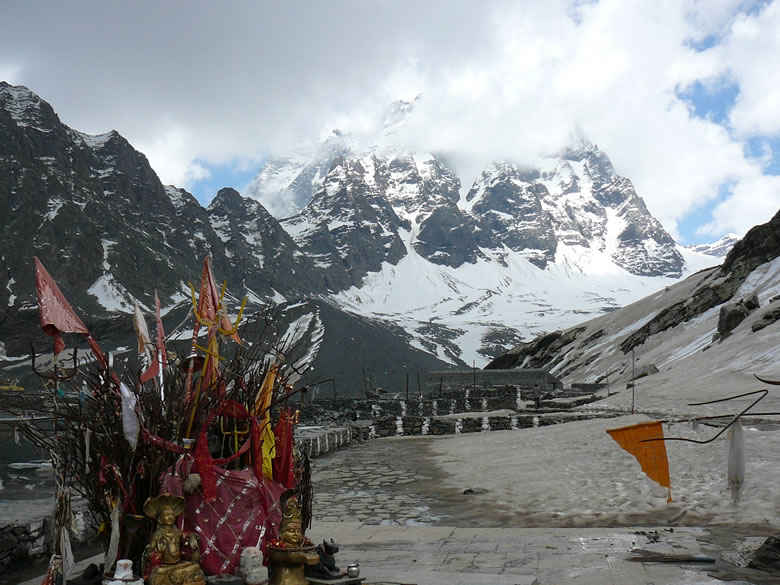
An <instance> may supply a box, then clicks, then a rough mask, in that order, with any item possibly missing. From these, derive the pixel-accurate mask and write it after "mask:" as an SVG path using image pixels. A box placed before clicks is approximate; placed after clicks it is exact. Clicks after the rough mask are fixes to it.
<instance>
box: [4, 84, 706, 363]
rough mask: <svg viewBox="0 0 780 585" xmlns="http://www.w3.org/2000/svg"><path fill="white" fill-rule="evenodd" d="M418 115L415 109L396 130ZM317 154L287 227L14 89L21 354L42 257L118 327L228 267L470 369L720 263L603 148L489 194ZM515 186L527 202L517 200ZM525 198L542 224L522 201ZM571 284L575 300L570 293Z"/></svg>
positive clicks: (423, 171)
mask: <svg viewBox="0 0 780 585" xmlns="http://www.w3.org/2000/svg"><path fill="white" fill-rule="evenodd" d="M402 106H403V104H402ZM412 110H413V108H412V107H411V105H408V106H403V107H400V106H399V115H398V116H397V119H396V118H394V121H393V122H392V124H390V125H388V126H387V129H388V132H389V133H390V134H392V133H394V132H395V131H396V129H397V128H398V127H399V124H403V119H404V116H406V115H408V113H409V111H412ZM317 153H319V154H317V156H315V158H314V159H311V160H309V159H305V157H301V156H299V157H297V158H295V157H291V159H290V160H293V159H294V161H295V165H297V166H295V165H294V166H295V168H296V169H301V170H300V171H299V172H298V173H297V174H295V173H287V174H285V173H284V172H282V170H283V169H282V170H280V168H277V169H276V171H278V172H277V173H276V174H277V179H278V178H279V177H280V176H284V177H286V178H285V179H284V180H276V183H275V184H276V185H282V187H281V188H282V189H283V190H284V191H285V192H295V193H296V196H297V197H302V199H301V201H303V200H304V199H306V197H310V198H309V199H308V200H307V201H306V203H305V205H304V207H303V208H302V209H301V211H300V212H299V213H297V214H295V215H293V216H291V217H289V218H286V219H284V220H282V221H278V220H277V219H276V218H275V217H274V216H273V215H272V214H271V213H270V212H269V211H268V210H267V209H266V208H265V207H264V206H263V205H262V204H261V203H260V202H258V201H257V200H255V199H253V198H249V197H244V196H242V195H241V194H239V193H238V192H237V191H235V190H234V189H232V188H225V189H221V190H220V191H219V192H218V193H217V195H216V197H215V198H214V200H213V201H212V203H211V204H210V205H209V206H207V207H204V206H202V205H200V204H199V203H198V201H197V200H196V199H195V198H194V197H193V196H192V195H191V194H190V193H188V192H187V191H186V190H184V189H181V188H178V187H174V186H164V185H162V183H161V182H160V180H159V178H158V177H157V175H156V173H155V172H154V170H153V169H152V168H151V166H150V165H149V161H148V160H147V159H146V157H145V156H144V155H143V154H142V153H140V152H138V151H137V150H135V149H134V148H133V147H132V145H131V144H130V143H129V142H128V141H127V140H126V139H124V138H123V137H122V136H121V135H120V134H119V133H117V132H116V131H113V130H112V131H110V132H107V133H104V134H100V135H94V136H92V135H86V134H83V133H81V132H78V131H77V130H74V129H71V128H69V127H68V126H66V125H64V124H62V122H61V121H60V120H59V118H58V117H57V115H56V113H55V112H54V110H53V108H52V107H51V106H50V105H49V104H48V103H46V102H45V100H42V99H41V98H40V97H39V96H37V95H36V94H35V93H34V92H32V91H30V90H28V89H27V88H23V87H21V86H11V85H9V84H7V83H1V84H0V211H4V212H5V213H3V214H2V218H0V224H2V227H3V234H2V239H0V250H2V252H0V323H1V324H2V325H0V329H1V330H2V332H3V335H5V337H4V340H5V342H6V351H8V352H9V355H10V354H13V353H17V354H18V353H19V352H23V351H25V350H26V344H24V343H22V341H21V333H20V331H21V329H22V326H23V325H24V324H26V323H27V322H28V321H29V319H26V318H21V317H20V314H22V313H24V312H26V311H30V310H32V309H33V308H34V306H35V295H34V289H33V283H32V279H31V278H30V274H31V270H30V268H29V266H30V262H31V258H32V256H33V255H38V256H40V257H41V259H42V260H43V261H44V263H45V264H46V265H47V266H48V267H49V269H50V271H51V272H52V274H53V275H54V276H55V278H57V280H58V282H60V285H61V286H62V288H63V291H64V292H65V293H66V295H67V296H68V297H69V298H70V299H71V301H72V302H73V304H74V306H75V307H76V308H77V310H78V311H79V312H81V313H83V314H85V315H88V316H89V318H94V319H97V320H100V319H103V320H105V319H109V320H110V319H111V318H113V316H114V315H116V314H117V312H120V313H121V312H128V311H130V309H131V307H132V304H133V303H134V302H135V301H138V302H139V303H140V304H141V306H142V307H146V308H148V307H151V306H152V305H151V298H152V293H153V288H155V287H156V288H157V289H159V292H160V295H161V297H162V299H163V303H164V304H166V305H169V306H175V305H176V304H177V303H184V302H186V300H187V298H188V295H189V289H188V287H187V283H188V282H189V281H190V280H193V279H194V278H196V276H197V275H198V274H199V273H200V260H201V259H202V258H203V256H205V255H207V254H210V255H211V256H212V260H213V264H214V266H215V269H216V271H217V273H218V274H217V276H218V277H219V278H225V279H226V280H227V281H228V283H229V289H230V290H231V291H233V293H234V295H236V296H238V297H240V296H244V295H246V296H248V297H249V298H250V299H251V300H252V302H254V303H255V304H257V305H258V306H260V305H264V304H269V303H272V302H284V301H294V300H295V299H299V298H319V297H322V298H326V299H328V300H329V302H331V303H336V304H337V305H338V306H340V307H341V309H342V310H347V311H351V312H352V313H355V314H357V315H360V316H362V317H364V318H367V319H369V320H373V321H374V322H384V323H385V324H386V325H387V326H388V327H389V328H390V329H391V330H395V331H401V330H403V331H405V335H406V336H407V338H408V339H407V340H408V342H409V343H410V344H411V345H412V346H413V347H416V348H418V349H421V350H423V351H426V352H429V353H432V354H433V355H435V356H437V358H438V359H441V360H444V361H446V362H449V363H451V364H464V363H471V362H472V361H473V360H474V359H475V358H478V359H480V360H482V359H484V356H486V355H494V354H495V353H499V352H501V351H502V350H503V349H505V348H507V347H511V345H512V344H513V343H515V342H516V341H517V335H518V334H516V333H515V332H516V331H518V330H520V331H521V333H520V335H521V336H523V337H525V336H526V335H528V334H530V333H532V332H533V331H535V330H540V329H543V328H550V327H557V326H559V325H560V324H561V323H565V322H568V320H571V319H574V318H581V315H582V314H584V313H591V312H593V311H603V310H608V309H609V310H611V309H613V308H614V307H616V306H618V305H620V304H624V303H625V302H628V301H630V300H632V299H633V298H635V297H636V295H638V294H639V293H640V292H641V291H642V290H646V289H647V288H648V287H660V286H663V283H664V282H667V281H670V280H674V278H675V275H677V274H678V272H679V273H681V272H682V271H683V256H685V258H686V259H687V261H688V264H689V265H690V264H691V261H692V260H691V259H694V260H696V262H707V261H710V260H706V258H710V257H705V256H702V255H698V256H696V255H695V254H693V253H691V252H685V251H681V250H680V249H678V248H679V247H678V246H676V245H674V242H673V241H672V240H671V237H670V236H668V234H666V232H663V230H662V228H660V229H661V231H658V228H659V227H660V224H658V225H656V224H657V221H656V220H655V219H654V218H652V216H650V215H649V214H648V213H647V210H646V208H645V207H644V204H643V202H642V200H641V199H640V198H638V196H637V195H636V193H635V192H634V190H633V186H632V185H631V184H630V181H628V180H627V179H625V178H623V177H619V176H617V175H616V174H614V169H613V168H612V165H611V162H610V161H609V158H608V157H607V156H606V154H605V153H602V152H601V151H599V150H598V149H597V148H596V147H594V146H592V145H585V146H583V147H582V148H580V149H571V150H569V151H567V152H566V153H565V155H563V156H562V157H559V158H558V159H556V160H555V161H552V163H551V164H552V166H551V167H550V168H546V169H535V170H534V169H531V170H524V169H521V168H520V167H518V166H517V165H513V164H510V163H507V164H505V165H503V166H501V167H496V173H497V174H496V173H494V174H492V175H491V174H488V175H486V177H488V178H489V179H490V180H486V181H485V182H484V184H479V185H478V186H477V187H474V186H472V189H471V190H470V191H469V192H471V191H472V190H473V194H472V196H471V198H470V199H469V197H468V196H466V197H464V196H463V193H462V191H463V189H462V185H461V184H460V180H459V178H458V177H457V175H456V173H455V172H454V171H453V170H452V169H451V168H450V167H449V165H448V164H447V162H446V160H445V159H444V158H443V157H441V156H440V155H434V154H430V153H422V154H420V153H409V152H404V151H401V150H399V149H398V148H396V147H393V148H389V147H386V146H380V147H377V148H376V149H375V150H373V151H371V152H367V153H366V152H364V153H359V154H356V153H355V151H354V147H353V146H351V143H350V138H349V136H346V135H344V134H343V133H333V134H332V135H331V137H329V138H328V140H326V141H325V144H323V145H322V146H321V148H320V149H319V150H317ZM318 157H319V158H318ZM272 163H273V161H270V162H269V164H272ZM293 174H295V176H292V175H293ZM261 175H262V172H261ZM493 179H495V180H496V182H495V184H493V183H491V181H492V180H493ZM285 181H288V182H287V183H285ZM260 183H262V181H260V180H259V179H258V184H260ZM266 184H267V183H266ZM496 184H505V185H508V186H511V189H509V192H508V193H507V194H506V195H505V196H500V195H501V194H500V193H497V191H496V189H495V188H494V187H495V185H496ZM475 185H477V182H475ZM296 189H297V191H296ZM307 189H308V190H307ZM514 197H519V198H521V199H522V198H523V197H525V198H526V199H527V200H528V201H529V202H530V205H531V207H532V208H533V212H534V213H531V214H524V213H523V210H522V209H520V207H517V208H516V207H515V206H514V205H512V204H511V201H512V200H513V199H512V198H514ZM610 206H612V207H610ZM612 216H614V217H612ZM614 218H618V219H617V220H616V219H614ZM621 222H622V223H621ZM654 222H655V223H654ZM616 226H617V227H616ZM627 226H628V227H632V229H630V230H629V229H626V228H627ZM617 228H620V229H617ZM623 235H625V237H622V238H621V236H623ZM648 242H651V243H650V244H648ZM670 242H671V243H670ZM529 246H532V247H529ZM11 250H13V254H11V253H10V251H11ZM692 254H693V255H692ZM615 258H617V260H615ZM702 259H704V260H702ZM75 266H78V270H75V269H73V268H74V267H75ZM693 268H695V266H688V268H686V270H688V269H693ZM631 270H633V271H634V272H636V273H637V274H633V273H632V272H631ZM604 283H606V284H604ZM537 285H539V286H537ZM562 286H564V287H571V288H572V290H573V291H574V292H573V293H572V294H571V295H570V296H568V297H567V296H565V295H564V296H560V295H559V294H558V293H559V292H560V291H559V290H557V289H561V288H562ZM524 287H525V288H524ZM402 289H403V290H402ZM551 290H555V291H556V292H555V293H554V294H551V293H550V291H551ZM599 290H604V291H605V293H604V294H600V293H599V292H598V291H599ZM551 298H552V299H554V302H551ZM512 303H514V305H512ZM518 309H520V310H518ZM529 315H530V317H529ZM551 317H554V319H553V320H552V321H551V322H550V323H547V322H548V321H549V320H550V318H551ZM526 320H527V321H528V323H529V325H528V326H527V327H525V329H523V328H522V327H516V325H517V324H518V323H519V322H520V321H526ZM24 326H26V325H24ZM485 352H487V353H485Z"/></svg>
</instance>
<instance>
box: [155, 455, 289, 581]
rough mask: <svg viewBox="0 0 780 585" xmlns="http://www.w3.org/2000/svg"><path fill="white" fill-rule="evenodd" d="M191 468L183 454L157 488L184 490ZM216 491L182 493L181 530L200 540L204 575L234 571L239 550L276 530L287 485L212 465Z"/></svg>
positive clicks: (261, 542) (262, 540) (263, 540)
mask: <svg viewBox="0 0 780 585" xmlns="http://www.w3.org/2000/svg"><path fill="white" fill-rule="evenodd" d="M190 470H192V471H195V469H194V462H193V457H192V455H190V454H185V455H183V456H182V457H181V458H180V459H179V460H178V462H177V463H176V464H175V465H174V466H172V467H171V468H169V469H168V470H167V471H166V472H165V473H164V474H163V476H162V478H161V489H160V493H163V492H169V493H171V494H174V495H185V494H183V489H182V484H183V482H184V479H185V478H186V477H187V476H188V475H189V473H190ZM213 471H214V476H215V478H216V482H215V484H216V488H215V489H216V495H215V497H214V498H213V499H211V500H207V499H206V498H204V494H203V492H202V491H201V490H196V491H195V492H194V493H192V494H186V495H185V500H186V504H185V509H184V515H183V518H184V520H183V522H184V530H186V531H191V532H195V533H196V534H197V535H198V540H199V541H200V565H201V567H203V570H204V571H205V572H206V574H209V575H221V574H232V573H233V572H234V571H235V569H236V567H237V566H238V563H239V559H240V557H241V550H242V549H243V548H245V547H247V546H258V545H262V546H263V548H265V544H266V541H268V540H270V539H274V538H276V537H277V536H278V535H279V525H280V523H281V519H282V513H281V509H280V508H279V498H280V496H281V494H282V492H284V490H285V488H284V487H283V486H281V485H280V484H278V483H276V482H274V481H269V480H267V479H266V480H262V479H258V478H257V477H255V474H254V473H253V472H252V470H251V469H242V470H227V469H224V468H223V467H221V466H219V465H215V466H214V468H213Z"/></svg>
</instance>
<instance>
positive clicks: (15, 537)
mask: <svg viewBox="0 0 780 585" xmlns="http://www.w3.org/2000/svg"><path fill="white" fill-rule="evenodd" d="M49 544H50V538H49V523H48V521H47V519H46V518H41V519H39V520H33V521H31V522H26V523H20V524H6V525H5V526H0V574H3V573H5V572H6V571H7V570H8V569H10V568H11V567H13V566H15V565H16V566H18V565H19V564H21V563H22V562H23V561H24V560H25V559H28V558H30V557H33V556H40V555H44V554H46V553H47V552H48V551H49Z"/></svg>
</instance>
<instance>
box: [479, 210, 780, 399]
mask: <svg viewBox="0 0 780 585" xmlns="http://www.w3.org/2000/svg"><path fill="white" fill-rule="evenodd" d="M778 226H780V214H778V215H776V216H775V218H774V219H773V220H772V221H771V222H769V223H767V224H763V225H761V226H756V227H755V228H753V229H752V230H751V231H750V232H748V234H747V236H746V237H745V239H743V240H742V241H741V242H739V243H738V244H737V246H736V247H735V248H734V250H733V251H732V253H731V254H729V256H728V257H727V258H726V261H725V262H724V264H723V265H722V267H718V268H711V269H705V270H702V271H700V272H697V273H695V274H693V275H691V276H690V277H689V278H687V279H685V280H684V281H682V282H679V283H676V284H674V285H672V286H669V287H665V288H662V289H660V290H658V291H657V292H655V293H653V294H651V295H649V296H647V297H645V298H643V299H641V300H639V301H637V302H635V303H632V304H630V305H627V306H626V307H624V308H622V309H620V310H618V311H614V312H612V313H609V314H606V315H602V316H600V317H597V318H595V319H592V320H590V321H585V322H581V323H579V324H578V325H577V327H576V328H572V329H569V330H567V331H564V332H563V335H562V337H561V340H564V339H565V342H563V341H562V342H561V343H559V344H558V345H557V346H556V347H555V348H554V350H553V351H547V350H545V349H542V348H540V346H539V345H538V341H539V340H536V341H534V342H532V343H528V344H525V345H520V346H518V347H517V348H515V349H513V350H512V351H511V352H508V353H507V354H505V355H504V356H501V357H500V358H498V359H497V360H495V362H494V364H492V367H512V366H513V365H514V366H517V365H522V364H526V365H528V366H529V367H547V368H549V369H550V371H552V372H553V373H555V374H557V375H559V376H561V377H562V378H563V379H564V380H565V381H568V382H601V383H610V384H611V389H612V391H621V392H620V393H619V394H617V395H615V396H613V397H611V398H609V399H608V400H607V401H606V402H607V403H608V404H609V405H610V406H613V407H616V408H630V401H631V393H630V392H628V391H626V390H625V387H626V386H625V384H626V383H627V382H628V381H630V379H631V377H632V371H633V370H634V363H633V362H632V350H633V354H634V356H635V357H636V366H635V367H636V371H637V372H639V371H641V370H642V369H643V368H646V367H649V366H651V365H652V366H655V367H656V368H658V370H659V371H658V373H655V374H651V375H648V376H646V377H641V378H639V379H638V380H637V381H636V386H637V390H636V400H637V403H638V405H639V407H640V408H641V409H643V410H648V411H651V412H653V411H657V412H666V413H672V414H685V413H693V412H695V413H702V412H703V413H704V414H708V413H721V412H735V411H736V410H737V406H736V405H723V404H719V405H712V406H699V407H691V406H687V405H688V403H690V402H701V401H706V400H709V399H713V398H718V397H721V396H726V395H729V394H738V393H741V392H747V391H749V390H755V389H758V388H760V387H761V386H762V385H761V384H759V383H758V382H757V381H756V380H755V379H754V378H753V374H758V375H761V376H763V377H768V378H771V379H780V365H779V364H780V362H778V357H780V320H775V319H777V318H778V317H780V257H778V256H779V255H778V252H779V251H780V247H779V246H778V242H779V241H780V240H778ZM753 294H755V295H756V297H757V299H758V303H759V308H757V309H755V310H753V311H751V312H749V313H748V314H747V316H746V318H745V319H744V320H743V321H742V322H741V323H739V324H738V325H737V326H736V327H735V328H734V329H733V330H732V331H731V332H730V334H728V335H727V336H725V337H722V336H720V335H718V336H716V333H718V323H719V315H720V312H721V309H722V308H723V307H724V306H726V305H732V304H735V303H737V302H738V301H739V300H740V299H743V298H746V297H749V296H751V295H753ZM547 347H551V345H548V346H547ZM499 362H500V363H499ZM737 404H742V406H745V404H744V401H743V402H742V403H737ZM779 408H780V394H779V393H778V392H777V391H774V390H773V391H770V394H769V396H767V398H766V399H765V400H764V401H763V402H762V403H761V406H760V410H762V411H777V410H778V409H779Z"/></svg>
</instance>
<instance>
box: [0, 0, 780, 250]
mask: <svg viewBox="0 0 780 585" xmlns="http://www.w3.org/2000/svg"><path fill="white" fill-rule="evenodd" d="M0 22H2V34H0V79H5V80H7V81H9V82H11V83H17V84H23V85H26V86H28V87H30V88H31V89H33V90H34V91H36V92H37V93H39V94H40V95H41V96H42V97H43V98H45V99H46V100H48V101H49V102H50V103H52V105H53V106H54V108H55V110H56V111H57V112H58V113H59V115H60V117H61V118H62V119H63V121H64V122H66V123H67V124H69V125H71V126H73V127H74V128H77V129H79V130H82V131H85V132H90V133H99V132H104V131H107V130H109V129H112V128H115V129H117V130H119V131H120V132H121V133H122V134H123V135H125V136H126V137H127V138H128V139H129V140H130V141H131V142H132V143H133V144H134V145H135V146H136V147H137V148H138V149H139V150H141V151H142V152H144V153H145V154H146V155H147V156H148V157H149V159H150V161H151V163H152V166H153V167H154V168H155V170H156V171H157V172H158V174H159V175H160V177H161V179H162V180H163V182H165V183H174V184H177V185H180V186H185V187H187V188H189V189H190V190H192V191H193V192H194V193H195V194H196V195H197V196H198V198H199V199H200V200H201V201H202V202H204V203H208V202H209V201H210V199H211V198H212V197H213V195H214V193H215V191H216V189H217V188H219V187H221V186H225V185H231V186H235V187H238V188H241V187H242V186H244V185H246V184H247V183H248V181H249V180H250V179H251V178H252V176H253V175H254V174H255V173H256V172H257V171H258V169H259V168H260V165H261V164H262V161H263V159H264V157H266V156H268V155H270V154H278V153H284V152H285V151H287V150H288V149H290V148H292V147H294V146H295V145H296V144H298V143H300V141H302V140H314V139H316V138H317V137H319V136H322V135H324V133H326V132H327V131H328V130H329V129H330V128H333V127H339V128H342V129H346V130H349V131H353V132H365V131H367V129H369V128H370V127H371V125H372V123H373V121H374V120H376V119H377V117H378V115H379V113H380V112H381V111H383V109H384V108H386V106H387V105H388V104H389V103H390V102H392V101H393V100H396V99H405V98H406V99H409V98H412V97H414V96H415V95H417V94H422V95H423V98H422V99H421V100H420V102H419V103H420V105H419V108H418V111H417V112H416V114H415V118H414V122H413V123H412V124H411V126H410V128H409V129H408V130H407V132H408V136H407V137H406V139H408V141H409V143H410V145H412V146H413V147H414V148H422V149H426V150H433V151H437V152H438V151H441V152H447V153H452V154H453V156H454V159H455V160H456V161H457V164H458V167H459V168H458V172H459V173H460V174H461V179H462V180H463V181H464V183H466V184H467V185H468V184H470V182H471V181H472V180H473V178H474V174H475V173H476V172H477V170H478V169H479V168H480V167H481V166H482V165H484V164H486V163H487V162H488V161H490V160H491V159H493V158H496V157H501V158H513V159H515V160H518V161H523V160H532V159H533V157H535V156H536V155H538V154H539V153H545V152H554V151H556V150H557V149H559V148H560V147H561V146H563V145H564V144H566V143H567V142H568V141H570V140H571V139H572V137H573V136H576V135H581V134H582V135H585V136H587V137H588V138H589V139H590V140H591V141H592V142H594V143H596V144H598V145H599V147H600V148H602V149H603V150H605V151H606V152H607V153H608V154H609V156H610V157H611V158H612V160H613V163H614V164H615V167H616V168H617V170H618V172H619V173H620V174H623V175H626V176H628V177H630V178H631V179H632V180H633V181H634V183H635V185H636V187H637V190H638V192H639V194H640V195H641V196H643V197H644V198H645V200H646V201H647V204H648V207H649V208H650V210H651V211H652V212H653V213H654V214H655V215H656V216H657V217H658V218H659V219H660V220H661V221H662V222H663V223H664V225H665V226H666V227H667V229H669V230H670V231H671V232H673V233H674V234H675V235H676V236H678V237H679V238H680V239H681V240H682V241H683V242H684V243H692V242H699V241H707V240H711V239H713V238H714V237H717V236H719V235H721V234H722V233H724V232H727V231H735V232H737V233H740V234H741V233H743V232H744V231H745V230H746V229H747V228H749V227H750V226H752V225H754V224H756V223H760V222H764V221H766V220H767V219H769V217H771V215H772V214H773V213H774V212H775V211H777V209H778V208H780V68H779V67H778V66H777V63H778V62H780V0H774V1H773V2H766V1H756V2H750V1H732V0H701V1H697V0H676V1H669V2H665V1H660V0H654V1H652V2H633V1H626V0H602V1H599V2H591V1H584V0H568V1H557V0H544V1H535V2H524V1H513V2H501V1H493V0H479V1H477V0H473V1H460V0H447V1H444V0H441V1H433V0H429V1H420V0H415V1H406V0H373V1H371V0H362V1H336V0H328V1H325V0H322V1H320V0H311V1H310V2H293V1H286V2H277V1H268V2H265V1H262V2H261V1H257V0H254V1H247V2H225V3H223V2H215V1H213V0H209V1H204V2H200V1H179V2H176V1H166V2H156V1H155V2H151V1H150V2H146V1H133V2H110V1H106V0H96V1H93V2H89V1H78V0H74V1H72V2H61V3H46V4H45V7H44V4H43V3H34V2H29V1H27V0H21V1H17V0H0Z"/></svg>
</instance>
